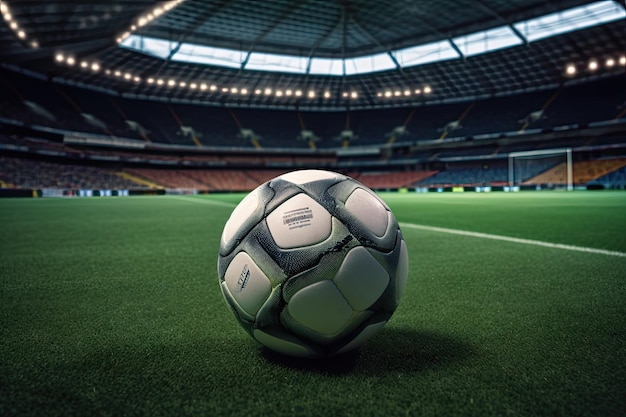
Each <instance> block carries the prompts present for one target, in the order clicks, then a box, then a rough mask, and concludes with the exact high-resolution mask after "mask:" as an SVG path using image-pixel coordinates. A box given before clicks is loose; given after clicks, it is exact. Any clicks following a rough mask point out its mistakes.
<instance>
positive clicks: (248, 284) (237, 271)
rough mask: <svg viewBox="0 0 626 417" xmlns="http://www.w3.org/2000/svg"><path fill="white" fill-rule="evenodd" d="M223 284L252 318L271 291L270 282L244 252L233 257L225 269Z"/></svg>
mask: <svg viewBox="0 0 626 417" xmlns="http://www.w3.org/2000/svg"><path fill="white" fill-rule="evenodd" d="M224 282H225V283H226V287H228V291H229V292H230V294H231V295H232V297H233V298H234V299H235V301H237V303H238V304H239V306H240V307H241V308H242V309H243V310H244V311H245V312H247V313H248V314H250V315H252V316H254V315H255V314H256V313H257V312H258V311H259V308H261V306H262V305H263V303H264V302H265V300H267V297H269V295H270V292H271V290H272V284H271V283H270V280H269V279H268V278H267V276H265V274H264V273H263V271H261V270H260V269H259V267H258V266H257V265H256V264H255V263H254V261H253V260H252V258H250V256H249V255H248V254H247V253H245V252H239V253H238V254H237V255H235V257H234V258H233V260H232V261H231V263H230V265H228V268H227V269H226V273H225V274H224Z"/></svg>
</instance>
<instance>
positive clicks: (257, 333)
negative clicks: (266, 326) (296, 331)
mask: <svg viewBox="0 0 626 417" xmlns="http://www.w3.org/2000/svg"><path fill="white" fill-rule="evenodd" d="M252 334H253V335H254V338H255V339H256V340H258V341H259V342H260V343H261V344H263V345H265V346H267V347H268V348H270V349H272V350H275V351H277V352H280V353H283V354H285V355H290V356H296V357H300V358H306V357H309V356H314V355H315V353H314V352H312V351H311V350H309V349H308V348H307V347H306V346H302V345H299V344H297V343H295V342H293V341H289V340H285V339H280V338H278V337H276V336H272V335H271V334H269V333H265V332H264V331H262V330H259V329H255V330H254V331H253V332H252Z"/></svg>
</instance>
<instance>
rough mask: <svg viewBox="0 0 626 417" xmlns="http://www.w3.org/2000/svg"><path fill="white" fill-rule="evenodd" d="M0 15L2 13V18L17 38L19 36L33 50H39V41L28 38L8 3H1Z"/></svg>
mask: <svg viewBox="0 0 626 417" xmlns="http://www.w3.org/2000/svg"><path fill="white" fill-rule="evenodd" d="M0 13H2V18H3V19H4V21H5V22H6V23H7V25H8V26H9V27H10V28H11V30H12V31H13V33H15V36H17V38H18V39H20V40H21V41H23V42H25V43H26V44H27V45H28V46H30V47H31V48H39V42H38V41H37V39H29V38H28V34H27V33H26V31H25V30H24V29H23V28H22V27H21V26H20V24H19V23H18V22H17V21H16V20H15V18H14V17H13V14H11V10H10V9H9V6H8V5H7V3H6V2H2V3H0Z"/></svg>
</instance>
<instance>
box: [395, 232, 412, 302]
mask: <svg viewBox="0 0 626 417" xmlns="http://www.w3.org/2000/svg"><path fill="white" fill-rule="evenodd" d="M408 277H409V251H408V250H407V247H406V243H404V240H403V241H401V242H400V258H399V259H398V266H397V268H396V303H399V302H400V299H401V298H402V294H404V288H405V287H406V282H407V279H408Z"/></svg>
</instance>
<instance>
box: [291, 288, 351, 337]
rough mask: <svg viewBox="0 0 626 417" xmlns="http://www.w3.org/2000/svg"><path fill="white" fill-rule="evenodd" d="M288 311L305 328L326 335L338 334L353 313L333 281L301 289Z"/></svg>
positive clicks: (292, 299)
mask: <svg viewBox="0 0 626 417" xmlns="http://www.w3.org/2000/svg"><path fill="white" fill-rule="evenodd" d="M287 311H288V313H289V314H290V315H291V317H293V318H294V319H295V320H296V321H298V322H299V323H300V324H302V325H303V326H305V327H308V328H309V329H311V330H314V331H316V332H318V333H322V334H325V335H334V334H336V333H338V332H339V331H340V330H341V329H343V328H344V327H345V326H346V324H348V322H349V321H350V318H351V317H352V313H353V311H352V308H350V305H349V304H348V302H347V301H346V299H345V298H343V296H342V295H341V293H340V292H339V290H338V289H337V287H336V286H335V284H333V282H332V281H320V282H316V283H315V284H312V285H309V286H308V287H306V288H303V289H301V290H300V291H298V292H297V293H296V294H295V295H294V296H293V297H292V298H291V300H290V301H289V304H288V305H287Z"/></svg>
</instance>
